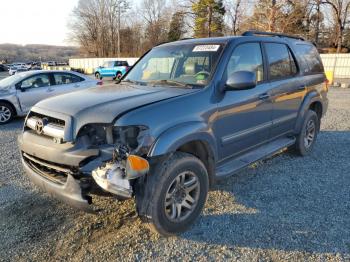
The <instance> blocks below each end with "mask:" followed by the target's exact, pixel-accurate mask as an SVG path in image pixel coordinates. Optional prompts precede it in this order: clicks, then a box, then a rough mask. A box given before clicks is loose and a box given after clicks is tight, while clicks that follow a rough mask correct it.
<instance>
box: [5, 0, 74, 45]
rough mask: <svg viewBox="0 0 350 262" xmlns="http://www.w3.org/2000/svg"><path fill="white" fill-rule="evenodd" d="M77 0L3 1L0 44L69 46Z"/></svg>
mask: <svg viewBox="0 0 350 262" xmlns="http://www.w3.org/2000/svg"><path fill="white" fill-rule="evenodd" d="M77 3H78V0H0V22H1V26H0V44H1V43H14V44H21V45H25V44H49V45H68V44H69V42H67V33H68V28H67V23H68V21H69V16H70V14H71V12H72V10H73V8H74V7H75V6H76V5H77Z"/></svg>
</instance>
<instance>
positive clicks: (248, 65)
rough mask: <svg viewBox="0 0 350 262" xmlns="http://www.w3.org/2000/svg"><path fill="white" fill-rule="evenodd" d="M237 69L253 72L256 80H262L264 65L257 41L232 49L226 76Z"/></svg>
mask: <svg viewBox="0 0 350 262" xmlns="http://www.w3.org/2000/svg"><path fill="white" fill-rule="evenodd" d="M238 71H249V72H253V73H255V76H256V80H257V82H261V81H263V80H264V67H263V59H262V54H261V48H260V44H259V43H247V44H241V45H239V46H237V47H236V48H235V50H234V51H233V53H232V55H231V57H230V61H229V62H228V65H227V77H229V76H230V75H231V74H232V73H235V72H238Z"/></svg>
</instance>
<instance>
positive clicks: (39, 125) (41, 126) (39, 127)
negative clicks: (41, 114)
mask: <svg viewBox="0 0 350 262" xmlns="http://www.w3.org/2000/svg"><path fill="white" fill-rule="evenodd" d="M43 129H44V123H43V121H42V120H41V119H39V120H37V121H36V123H35V131H36V132H37V134H39V135H41V134H42V133H43Z"/></svg>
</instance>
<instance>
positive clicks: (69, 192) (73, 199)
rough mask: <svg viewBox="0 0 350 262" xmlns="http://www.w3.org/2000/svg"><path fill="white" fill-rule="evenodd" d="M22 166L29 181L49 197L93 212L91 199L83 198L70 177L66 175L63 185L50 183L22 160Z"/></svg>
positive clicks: (79, 189) (78, 186)
mask: <svg viewBox="0 0 350 262" xmlns="http://www.w3.org/2000/svg"><path fill="white" fill-rule="evenodd" d="M21 160H22V165H23V167H24V170H25V172H26V174H27V176H28V177H29V179H30V180H31V181H32V182H33V183H34V184H35V185H37V186H38V187H39V188H41V189H43V190H44V191H46V192H48V193H49V194H50V195H51V196H53V197H55V198H58V199H60V200H62V201H63V202H65V203H67V204H69V205H70V206H73V207H75V208H78V209H80V210H83V211H86V212H93V209H92V207H91V206H90V204H91V198H90V197H89V196H83V194H82V190H81V187H80V182H79V181H78V180H76V179H74V178H73V176H72V175H69V174H68V175H67V181H66V183H65V184H64V185H60V184H57V183H55V182H52V181H50V180H48V179H46V178H45V177H43V176H41V175H40V174H37V173H36V172H35V171H34V170H33V169H32V168H31V167H30V166H29V165H28V164H27V163H26V162H25V160H24V159H23V156H22V159H21Z"/></svg>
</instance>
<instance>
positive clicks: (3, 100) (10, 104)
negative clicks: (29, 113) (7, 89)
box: [0, 99, 18, 116]
mask: <svg viewBox="0 0 350 262" xmlns="http://www.w3.org/2000/svg"><path fill="white" fill-rule="evenodd" d="M0 103H5V104H8V105H9V106H10V107H11V108H12V110H13V112H14V113H15V115H14V116H17V115H18V113H17V109H16V107H15V106H14V105H13V104H12V103H11V102H10V101H8V100H5V99H0Z"/></svg>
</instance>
